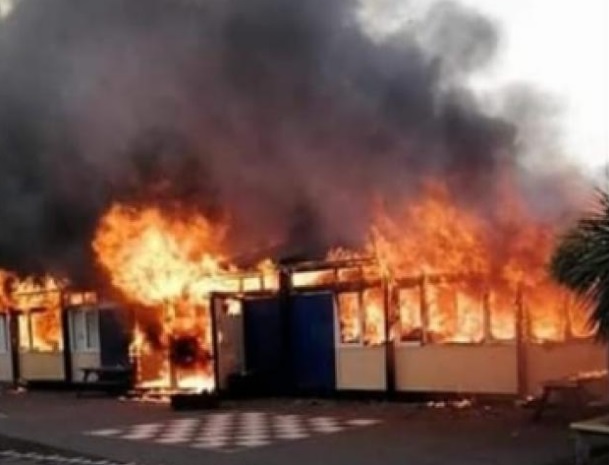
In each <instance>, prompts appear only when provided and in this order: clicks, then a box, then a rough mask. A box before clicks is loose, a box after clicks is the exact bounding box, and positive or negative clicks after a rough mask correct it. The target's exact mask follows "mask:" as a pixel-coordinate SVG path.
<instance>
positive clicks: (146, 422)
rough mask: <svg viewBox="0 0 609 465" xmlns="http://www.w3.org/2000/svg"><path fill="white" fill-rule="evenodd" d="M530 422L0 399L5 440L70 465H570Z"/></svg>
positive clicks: (284, 407) (399, 409)
mask: <svg viewBox="0 0 609 465" xmlns="http://www.w3.org/2000/svg"><path fill="white" fill-rule="evenodd" d="M529 413H530V412H528V411H523V410H520V409H516V408H465V409H461V410H455V409H446V408H445V409H421V408H415V407H414V406H409V405H405V404H387V403H371V404H364V403H335V402H319V403H312V402H305V401H300V402H296V401H264V402H261V401H260V402H242V403H227V404H224V405H223V406H222V408H221V409H219V410H214V411H209V412H179V413H178V412H173V411H171V410H170V409H169V407H168V406H166V405H154V404H141V403H134V402H120V401H117V400H113V399H104V398H84V399H76V398H75V396H74V395H71V394H68V393H61V394H59V393H27V394H10V393H6V394H2V395H0V435H3V436H5V437H12V438H20V439H23V440H28V441H35V442H37V443H42V444H45V445H47V446H51V447H53V448H61V449H64V450H68V451H71V452H70V454H71V455H73V456H79V457H85V458H86V459H87V460H90V462H89V464H87V463H86V460H85V462H82V461H81V462H78V459H77V458H73V459H72V462H68V463H73V465H79V463H81V464H83V465H93V464H94V463H97V462H96V460H98V458H104V459H107V460H110V461H111V462H113V463H130V462H135V463H137V464H138V465H191V464H192V465H194V464H196V465H205V464H213V465H237V464H238V465H262V464H263V465H286V464H290V465H301V464H302V465H309V464H310V463H313V462H319V461H323V462H325V463H328V464H331V465H343V464H344V465H360V464H361V465H364V464H365V465H369V464H376V463H379V464H384V465H393V464H395V465H405V464H406V465H513V464H516V463H517V464H519V465H555V464H561V465H562V464H564V463H569V461H568V459H569V457H570V455H571V441H570V438H569V435H568V432H567V429H566V427H565V424H564V422H556V421H545V422H542V423H541V424H535V425H533V424H531V423H530V422H529V421H528V418H527V416H528V415H529ZM2 448H4V449H6V446H3V445H2V441H0V449H2ZM21 450H23V448H21ZM48 455H51V453H50V452H49V453H47V454H43V453H40V456H39V457H38V458H36V457H29V458H28V457H23V456H12V457H11V456H3V455H0V464H2V465H4V463H5V462H6V463H12V464H13V465H30V464H31V463H41V462H42V463H59V462H57V461H56V462H53V461H52V460H50V459H49V458H48ZM59 456H63V454H59ZM45 460H47V461H46V462H45ZM57 460H58V459H57ZM565 460H566V462H565Z"/></svg>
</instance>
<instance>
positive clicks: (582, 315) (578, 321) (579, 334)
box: [567, 297, 597, 338]
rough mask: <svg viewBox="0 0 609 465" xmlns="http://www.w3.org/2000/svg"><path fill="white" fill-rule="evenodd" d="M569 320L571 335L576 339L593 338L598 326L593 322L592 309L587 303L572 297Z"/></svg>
mask: <svg viewBox="0 0 609 465" xmlns="http://www.w3.org/2000/svg"><path fill="white" fill-rule="evenodd" d="M567 316H568V318H569V321H570V324H571V335H572V336H573V337H576V338H588V337H592V336H593V335H594V334H595V333H596V329H597V328H596V326H597V325H595V324H594V323H592V321H591V315H590V309H589V306H588V305H586V303H585V302H582V301H581V300H578V299H577V298H575V297H572V298H571V299H570V302H569V306H568V315H567Z"/></svg>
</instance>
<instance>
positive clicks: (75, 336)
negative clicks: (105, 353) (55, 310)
mask: <svg viewBox="0 0 609 465" xmlns="http://www.w3.org/2000/svg"><path fill="white" fill-rule="evenodd" d="M99 317H100V314H99V310H98V309H92V308H76V309H70V310H69V329H70V347H71V350H72V352H74V353H80V354H91V353H99V352H100V350H101V347H100V345H101V342H100V331H99V328H100V325H99V319H100V318H99ZM91 321H93V322H94V324H93V326H92V327H90V326H89V324H90V322H91ZM91 329H93V331H90V330H91Z"/></svg>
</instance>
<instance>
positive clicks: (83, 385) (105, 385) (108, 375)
mask: <svg viewBox="0 0 609 465" xmlns="http://www.w3.org/2000/svg"><path fill="white" fill-rule="evenodd" d="M80 371H81V372H82V374H83V377H82V382H80V383H78V390H77V392H76V394H77V396H78V397H80V396H81V395H82V394H83V392H84V391H91V390H96V391H104V392H107V393H114V392H120V391H124V390H127V389H129V387H131V376H132V372H133V370H132V369H131V367H128V366H99V367H84V368H81V369H80Z"/></svg>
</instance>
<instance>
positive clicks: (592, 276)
mask: <svg viewBox="0 0 609 465" xmlns="http://www.w3.org/2000/svg"><path fill="white" fill-rule="evenodd" d="M550 272H551V274H552V276H553V277H554V279H556V280H557V281H558V282H559V283H561V284H562V285H564V286H566V287H567V288H569V289H571V290H572V291H574V292H575V293H577V294H578V295H579V296H580V297H583V298H584V299H586V300H588V301H589V302H591V304H592V306H593V313H592V319H593V320H594V321H595V322H596V323H598V324H599V336H600V337H601V338H603V339H605V340H609V193H607V192H604V191H598V193H597V203H596V205H595V208H594V209H593V210H592V211H590V212H589V213H587V214H585V215H584V216H583V217H582V218H581V219H580V220H579V221H578V222H577V223H576V224H575V225H574V226H573V227H572V228H571V229H570V230H569V231H567V233H566V234H565V235H564V236H562V237H561V238H560V240H559V243H558V245H557V247H556V249H555V250H554V253H553V255H552V258H551V262H550Z"/></svg>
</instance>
